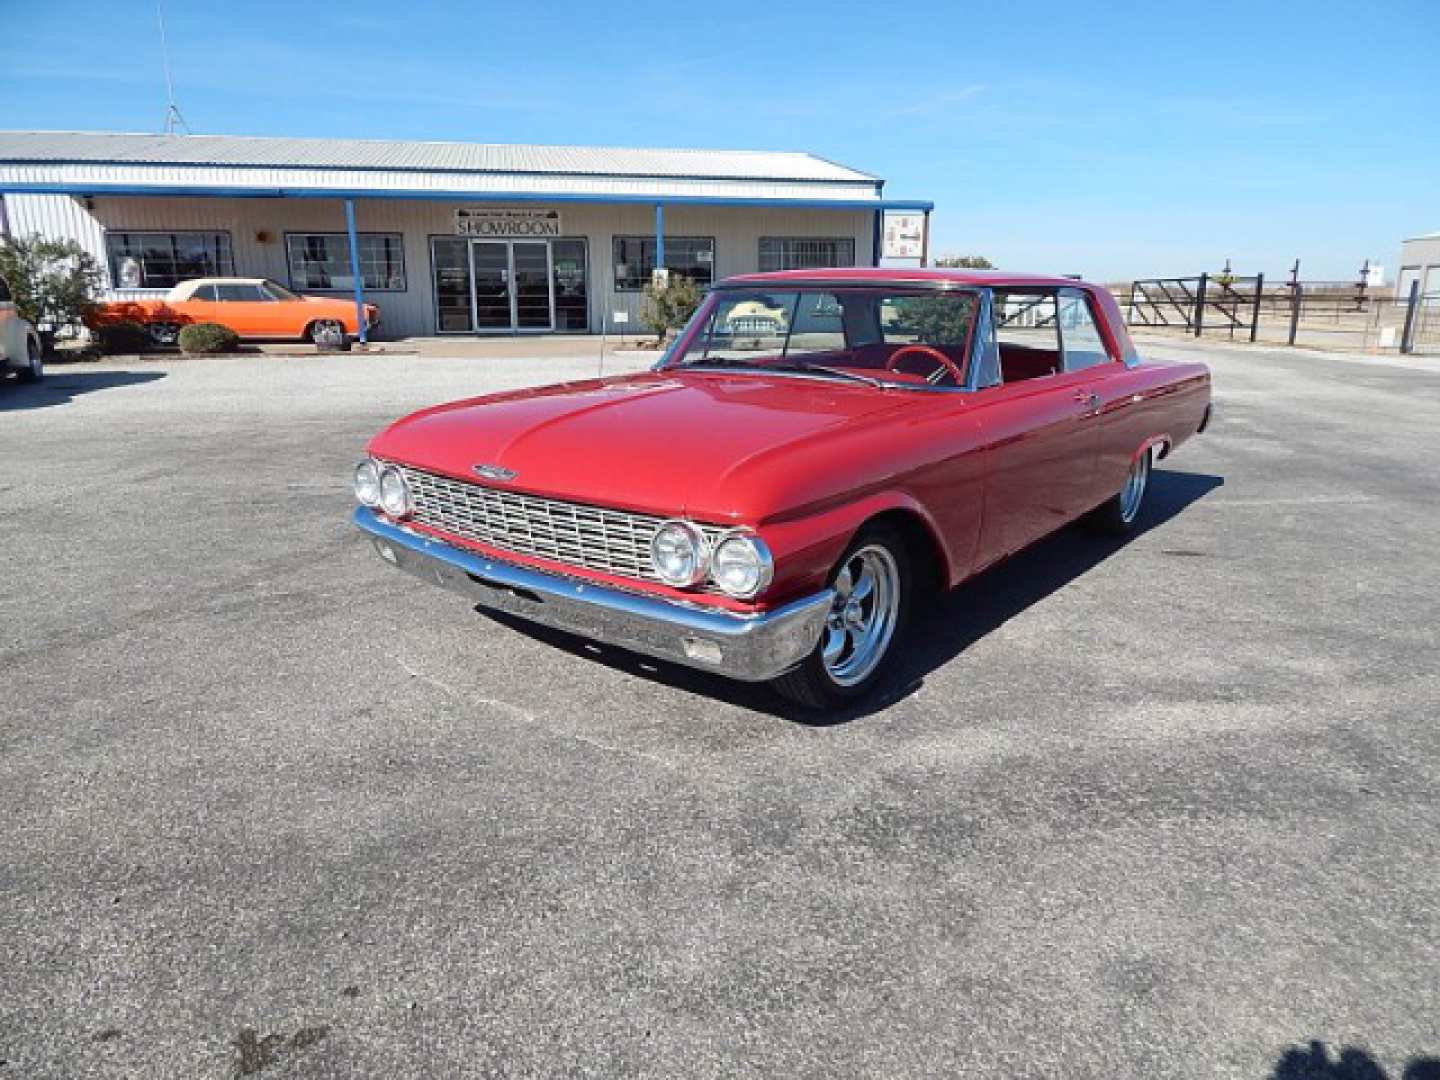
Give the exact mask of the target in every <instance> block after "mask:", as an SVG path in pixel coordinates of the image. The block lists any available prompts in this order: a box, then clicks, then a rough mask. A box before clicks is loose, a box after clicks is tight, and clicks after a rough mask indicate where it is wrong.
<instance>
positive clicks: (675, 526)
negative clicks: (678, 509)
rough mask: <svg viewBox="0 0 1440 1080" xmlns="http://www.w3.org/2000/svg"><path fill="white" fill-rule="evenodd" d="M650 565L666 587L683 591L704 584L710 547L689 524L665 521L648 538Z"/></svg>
mask: <svg viewBox="0 0 1440 1080" xmlns="http://www.w3.org/2000/svg"><path fill="white" fill-rule="evenodd" d="M650 561H651V562H652V563H653V564H654V565H655V573H657V574H659V575H660V580H661V581H663V582H665V584H666V585H674V586H675V587H676V588H680V589H683V588H687V587H688V586H691V585H697V584H699V583H700V582H701V581H704V580H705V570H706V568H707V567H708V565H709V563H710V545H709V544H708V543H707V542H706V540H705V534H704V533H702V532H701V531H700V529H699V527H698V526H696V525H695V524H693V523H692V522H689V521H679V520H675V521H667V522H665V523H664V524H663V525H661V526H660V528H658V529H656V530H655V535H654V536H653V537H651V538H650Z"/></svg>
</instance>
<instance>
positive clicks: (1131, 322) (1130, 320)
mask: <svg viewBox="0 0 1440 1080" xmlns="http://www.w3.org/2000/svg"><path fill="white" fill-rule="evenodd" d="M1125 325H1126V326H1134V325H1135V282H1133V281H1132V282H1130V315H1129V316H1128V317H1127V318H1126V320H1125Z"/></svg>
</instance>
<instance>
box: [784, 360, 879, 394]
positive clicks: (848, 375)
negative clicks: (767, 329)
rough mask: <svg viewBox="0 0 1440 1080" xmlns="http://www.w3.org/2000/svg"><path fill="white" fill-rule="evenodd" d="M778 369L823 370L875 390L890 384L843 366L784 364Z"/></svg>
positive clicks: (827, 373)
mask: <svg viewBox="0 0 1440 1080" xmlns="http://www.w3.org/2000/svg"><path fill="white" fill-rule="evenodd" d="M778 370H781V371H785V370H789V371H823V372H824V373H825V374H826V375H834V376H836V377H837V378H841V379H850V380H852V381H853V382H858V383H864V384H865V385H866V386H873V387H874V388H875V389H876V390H886V389H888V388H889V385H890V384H889V383H884V382H881V381H880V380H879V379H877V378H875V377H874V376H873V375H861V374H860V373H859V372H858V371H847V370H846V369H845V368H838V367H830V366H829V365H828V364H786V365H785V367H783V368H780V369H778Z"/></svg>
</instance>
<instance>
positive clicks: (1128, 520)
mask: <svg viewBox="0 0 1440 1080" xmlns="http://www.w3.org/2000/svg"><path fill="white" fill-rule="evenodd" d="M1154 457H1155V451H1154V450H1153V449H1151V450H1146V451H1145V452H1144V453H1142V454H1140V455H1139V456H1138V457H1136V459H1135V461H1134V463H1133V464H1131V466H1130V471H1129V472H1128V473H1127V474H1126V475H1125V483H1124V484H1123V485H1122V486H1121V488H1120V490H1119V491H1118V492H1116V493H1115V494H1114V495H1113V496H1111V497H1110V498H1109V499H1107V500H1106V501H1105V502H1103V503H1101V504H1100V505H1099V506H1097V507H1096V508H1095V509H1094V510H1092V511H1090V513H1089V514H1087V515H1086V516H1085V523H1086V524H1087V525H1089V526H1091V527H1092V528H1094V529H1095V530H1096V531H1098V532H1103V533H1109V534H1110V535H1111V536H1127V535H1129V534H1130V533H1132V532H1134V531H1135V523H1136V522H1137V521H1139V520H1140V511H1141V510H1142V509H1143V508H1144V505H1145V492H1146V491H1147V490H1148V489H1149V487H1150V472H1151V462H1152V460H1153V459H1154Z"/></svg>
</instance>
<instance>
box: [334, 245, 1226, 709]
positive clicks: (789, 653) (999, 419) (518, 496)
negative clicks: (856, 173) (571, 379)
mask: <svg viewBox="0 0 1440 1080" xmlns="http://www.w3.org/2000/svg"><path fill="white" fill-rule="evenodd" d="M1209 418H1210V374H1209V371H1208V369H1207V368H1205V367H1204V366H1203V365H1199V364H1182V365H1160V364H1154V363H1147V362H1145V361H1142V360H1141V359H1140V357H1139V356H1138V355H1137V354H1136V351H1135V347H1134V345H1133V344H1132V343H1131V341H1130V337H1129V334H1128V333H1127V332H1126V330H1125V326H1124V323H1123V321H1122V319H1121V317H1120V313H1119V311H1118V309H1117V308H1116V305H1115V301H1114V299H1113V298H1112V297H1111V295H1110V294H1109V292H1107V291H1106V290H1104V289H1102V288H1097V287H1095V286H1093V285H1087V284H1084V283H1082V282H1078V281H1073V280H1070V279H1068V278H1052V277H1038V276H1030V275H1017V274H1005V273H998V272H980V271H899V270H856V269H848V270H809V271H793V272H784V273H775V274H751V275H746V276H743V277H735V278H730V279H729V280H726V281H723V282H721V283H720V284H719V285H717V286H716V287H715V288H714V289H713V290H712V291H711V292H710V294H709V295H708V296H707V297H706V299H705V301H704V303H703V304H702V305H701V307H700V309H699V310H698V311H697V312H696V314H695V316H694V318H693V319H692V320H691V321H690V323H689V324H688V326H687V327H686V329H685V330H684V331H683V332H682V333H681V334H680V336H679V337H678V339H677V340H676V342H675V344H674V345H673V347H671V348H670V350H669V351H668V352H667V353H666V354H665V356H664V357H663V358H662V359H661V360H660V362H659V363H658V364H657V365H656V366H655V368H654V369H653V370H652V371H649V372H646V373H644V374H639V375H630V376H624V377H618V378H607V379H596V380H591V381H585V382H577V383H569V384H564V385H559V386H550V387H545V388H540V389H533V390H524V391H518V392H509V393H501V394H494V395H491V396H489V397H484V398H477V399H474V400H471V401H460V402H455V403H453V404H449V405H441V406H438V407H436V408H432V409H426V410H424V411H423V412H418V413H415V414H414V415H413V416H409V417H406V418H405V419H403V420H400V421H399V422H397V423H395V424H393V425H392V426H391V427H389V428H388V429H386V430H385V431H384V432H382V433H381V434H380V435H379V436H377V437H376V438H375V439H374V440H373V441H372V442H371V444H370V446H369V457H367V458H366V460H364V461H362V462H361V463H360V464H359V465H358V466H357V468H356V474H355V489H356V496H357V498H358V500H359V502H360V503H361V504H362V505H361V506H360V507H358V508H357V509H356V511H355V516H354V521H355V523H356V524H357V525H358V526H359V527H360V528H361V529H363V530H364V531H366V532H367V533H369V534H371V536H372V538H373V540H374V544H375V547H376V550H377V551H378V553H379V554H380V556H381V557H382V558H384V559H385V560H386V561H388V562H390V563H391V564H393V565H395V566H397V567H399V568H400V569H402V570H406V571H409V572H410V573H412V574H414V575H416V576H418V577H420V578H422V579H426V580H429V581H431V582H435V583H438V584H440V585H443V586H446V587H448V588H450V589H453V590H455V591H457V592H460V593H462V594H464V595H465V596H466V597H468V598H469V599H471V600H472V601H476V602H478V603H479V604H480V605H482V606H484V607H486V608H490V609H496V610H499V611H503V612H509V613H511V614H516V615H520V616H523V617H525V618H528V619H531V620H534V621H535V622H539V623H543V624H546V625H549V626H553V627H559V628H561V629H564V630H568V631H572V632H575V633H578V634H582V635H585V636H587V637H590V638H592V639H596V640H599V641H601V642H608V643H612V644H615V645H619V646H622V647H624V648H627V649H630V650H634V651H638V652H641V653H645V654H649V655H652V656H655V657H660V658H663V659H666V660H671V661H675V662H678V663H681V664H687V665H690V666H692V667H696V668H701V669H705V670H709V671H715V672H719V673H722V674H725V675H729V676H731V677H734V678H737V679H744V680H750V681H761V680H774V683H775V685H776V687H777V688H778V689H779V690H780V691H781V692H782V693H784V694H786V695H787V696H788V697H790V698H792V699H793V700H795V701H798V702H800V703H801V704H803V705H806V706H810V707H816V708H820V707H825V706H828V705H833V704H837V703H841V702H845V701H848V700H852V699H854V698H857V697H859V696H860V695H862V694H864V693H866V692H867V691H869V690H871V689H872V688H873V687H874V686H875V685H876V684H877V682H879V681H880V680H881V679H882V678H883V677H884V672H885V668H886V664H885V661H886V659H887V657H889V656H891V655H892V654H893V653H894V652H895V651H896V643H897V642H898V641H899V640H900V636H901V634H902V633H903V631H904V628H905V622H906V617H907V615H908V614H909V612H910V611H911V608H912V606H913V602H914V601H915V600H916V599H917V598H918V597H920V596H922V595H924V594H926V593H933V592H935V591H936V590H937V589H943V588H948V587H951V586H954V585H956V584H958V583H959V582H961V581H962V580H964V579H965V578H967V577H969V576H971V575H972V574H975V573H977V572H978V571H980V570H982V569H984V568H985V567H987V566H989V565H990V564H992V563H994V562H996V561H997V560H999V559H1003V558H1004V557H1006V556H1007V555H1009V554H1011V553H1013V552H1015V551H1018V550H1019V549H1021V548H1023V547H1025V546H1026V545H1028V544H1030V543H1031V542H1032V541H1034V540H1036V539H1038V538H1039V537H1041V536H1044V535H1045V534H1046V533H1049V532H1051V531H1053V530H1055V529H1057V528H1058V527H1060V526H1061V525H1064V524H1065V523H1067V522H1069V521H1072V520H1074V519H1077V518H1082V517H1083V518H1085V519H1086V520H1088V521H1089V522H1091V523H1093V524H1095V525H1097V526H1099V527H1102V528H1105V529H1109V530H1112V531H1115V532H1121V533H1123V532H1126V531H1128V530H1131V529H1133V528H1134V527H1135V523H1136V521H1137V520H1138V518H1139V515H1140V513H1141V507H1142V503H1143V500H1144V497H1145V490H1146V486H1147V484H1148V482H1149V479H1150V468H1151V463H1152V461H1153V460H1154V459H1156V458H1157V457H1163V456H1165V455H1167V454H1169V453H1170V452H1171V451H1172V450H1173V449H1174V448H1175V447H1177V446H1179V445H1180V444H1181V443H1182V442H1184V441H1185V440H1186V439H1187V438H1189V437H1190V436H1191V435H1193V434H1195V433H1196V432H1198V431H1203V430H1204V429H1205V425H1206V423H1207V422H1208V420H1209Z"/></svg>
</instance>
